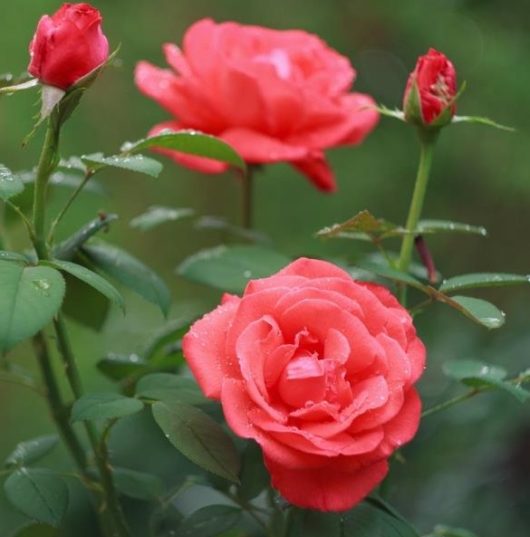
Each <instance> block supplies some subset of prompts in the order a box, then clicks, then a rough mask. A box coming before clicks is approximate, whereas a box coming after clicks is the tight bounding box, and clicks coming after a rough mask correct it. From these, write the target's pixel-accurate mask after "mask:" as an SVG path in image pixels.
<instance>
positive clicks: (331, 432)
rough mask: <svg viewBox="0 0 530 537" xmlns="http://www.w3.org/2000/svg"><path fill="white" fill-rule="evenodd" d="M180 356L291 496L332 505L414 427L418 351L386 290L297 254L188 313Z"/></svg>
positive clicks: (379, 473) (421, 357)
mask: <svg viewBox="0 0 530 537" xmlns="http://www.w3.org/2000/svg"><path fill="white" fill-rule="evenodd" d="M183 344H184V354H185V356H186V359H187V361H188V363H189V365H190V367H191V370H192V371H193V373H194V375H195V377H196V378H197V381H198V382H199V385H200V386H201V388H202V390H203V391H204V393H205V394H206V395H207V396H208V397H211V398H213V399H219V400H220V401H221V404H222V406H223V411H224V414H225V417H226V420H227V422H228V424H229V426H230V427H231V428H232V429H233V430H234V432H235V433H236V434H238V435H239V436H242V437H244V438H252V439H254V440H256V441H257V442H258V443H259V444H260V445H261V447H262V449H263V453H264V459H265V463H266V465H267V468H268V469H269V472H270V474H271V476H272V484H273V486H275V487H276V488H277V489H278V490H279V491H280V493H281V494H282V495H283V496H284V497H285V498H286V499H287V500H288V501H289V502H291V503H292V504H294V505H297V506H300V507H306V508H312V509H319V510H322V511H342V510H346V509H349V508H351V507H352V506H353V505H355V504H356V503H358V502H359V501H360V500H362V499H363V498H364V497H365V496H366V495H367V494H368V493H369V492H370V491H371V490H372V489H373V488H374V487H375V486H376V485H378V484H379V483H380V482H381V480H382V479H383V478H384V477H385V475H386V473H387V470H388V463H387V459H388V457H389V456H390V455H391V454H392V452H393V451H394V450H395V449H397V448H399V447H400V446H402V445H403V444H404V443H405V442H408V441H409V440H410V439H411V438H412V437H413V436H414V434H415V433H416V430H417V428H418V423H419V419H420V406H421V404H420V400H419V397H418V394H417V393H416V390H415V389H414V388H413V384H414V383H415V382H416V380H417V379H418V378H419V377H420V375H421V374H422V372H423V369H424V361H425V348H424V346H423V344H422V342H421V341H420V340H419V339H418V338H417V337H416V331H415V329H414V326H413V324H412V319H411V317H410V315H409V314H408V312H407V311H406V310H405V309H404V308H403V307H402V306H400V304H399V303H398V302H397V300H396V299H395V298H394V296H393V295H392V294H391V293H390V292H389V291H388V290H387V289H386V288H384V287H381V286H378V285H373V284H367V283H359V282H355V281H353V280H352V278H351V277H350V276H349V274H347V273H346V272H344V271H343V270H341V269H339V268H338V267H336V266H335V265H332V264H330V263H327V262H324V261H316V260H313V259H299V260H297V261H295V262H294V263H291V264H290V265H289V266H287V267H286V268H284V269H283V270H281V271H280V272H278V273H277V274H275V275H274V276H271V277H270V278H265V279H262V280H254V281H251V282H250V283H249V284H248V286H247V288H246V290H245V292H244V294H243V297H242V298H239V297H236V296H225V298H224V300H223V304H222V305H220V306H219V307H218V308H217V309H215V310H214V311H213V312H211V313H209V314H207V315H205V316H204V317H203V318H202V319H200V320H199V321H197V322H196V323H195V324H194V325H193V326H192V328H191V330H190V331H189V332H188V334H187V335H186V336H185V338H184V342H183Z"/></svg>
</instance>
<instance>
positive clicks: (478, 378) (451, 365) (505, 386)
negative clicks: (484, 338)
mask: <svg viewBox="0 0 530 537" xmlns="http://www.w3.org/2000/svg"><path fill="white" fill-rule="evenodd" d="M443 371H444V373H445V374H446V375H447V376H448V377H451V378H453V379H455V380H458V381H460V382H462V384H465V385H466V386H470V387H472V388H484V387H488V388H497V389H500V390H503V391H505V392H508V393H509V394H510V395H512V396H513V397H515V398H516V399H517V400H518V401H519V402H521V403H524V402H525V401H527V400H528V399H529V398H530V392H529V391H527V390H525V389H524V388H522V387H521V386H518V385H516V384H514V383H512V382H510V381H507V380H504V379H505V378H506V371H505V370H504V369H503V368H502V367H499V366H495V365H491V364H487V363H484V362H479V361H477V360H455V361H450V362H446V363H445V364H444V365H443Z"/></svg>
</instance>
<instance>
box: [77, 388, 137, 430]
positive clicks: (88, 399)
mask: <svg viewBox="0 0 530 537" xmlns="http://www.w3.org/2000/svg"><path fill="white" fill-rule="evenodd" d="M143 407H144V404H143V403H142V402H141V401H139V400H138V399H133V398H132V397H125V396H123V395H120V394H118V393H91V394H87V395H84V396H83V397H81V398H80V399H78V400H77V401H76V402H75V403H74V405H73V407H72V415H71V418H70V421H71V422H72V423H74V422H76V421H86V420H109V419H117V418H123V417H124V416H129V415H131V414H136V413H137V412H140V410H142V409H143Z"/></svg>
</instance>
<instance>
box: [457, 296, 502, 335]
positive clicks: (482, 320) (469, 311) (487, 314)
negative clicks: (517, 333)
mask: <svg viewBox="0 0 530 537" xmlns="http://www.w3.org/2000/svg"><path fill="white" fill-rule="evenodd" d="M451 298H452V301H453V302H454V303H456V304H457V305H458V306H460V308H457V309H458V310H459V311H460V312H461V313H463V314H464V315H465V316H466V317H468V318H470V319H471V320H473V321H475V322H477V323H479V324H481V325H482V326H485V327H486V328H490V329H493V328H500V327H501V326H502V325H503V324H504V322H505V315H504V312H502V311H501V310H500V309H499V308H497V306H495V305H493V304H491V302H486V301H485V300H482V299H480V298H472V297H469V296H453V297H451Z"/></svg>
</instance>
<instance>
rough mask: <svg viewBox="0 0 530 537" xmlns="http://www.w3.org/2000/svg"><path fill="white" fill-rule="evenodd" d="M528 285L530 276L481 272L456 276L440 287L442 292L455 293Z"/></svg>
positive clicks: (445, 281)
mask: <svg viewBox="0 0 530 537" xmlns="http://www.w3.org/2000/svg"><path fill="white" fill-rule="evenodd" d="M528 283H530V276H528V275H526V276H523V275H520V274H506V273H495V272H479V273H475V274H462V275H461V276H454V277H453V278H449V279H447V280H444V282H443V283H442V285H441V286H440V291H443V292H444V293H454V292H455V291H461V290H463V289H474V288H477V287H501V286H505V285H520V284H528Z"/></svg>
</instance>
